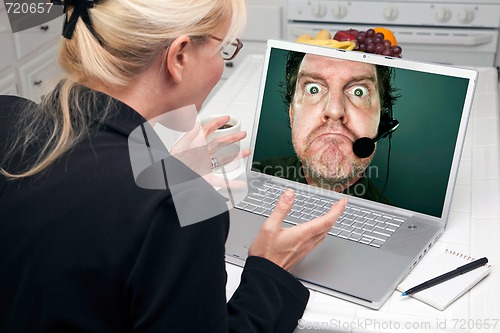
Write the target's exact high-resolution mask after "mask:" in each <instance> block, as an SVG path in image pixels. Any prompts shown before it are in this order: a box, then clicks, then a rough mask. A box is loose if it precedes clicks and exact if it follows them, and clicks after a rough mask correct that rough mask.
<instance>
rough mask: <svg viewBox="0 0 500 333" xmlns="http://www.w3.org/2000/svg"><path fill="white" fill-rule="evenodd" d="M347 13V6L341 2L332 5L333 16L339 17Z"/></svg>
mask: <svg viewBox="0 0 500 333" xmlns="http://www.w3.org/2000/svg"><path fill="white" fill-rule="evenodd" d="M346 15H347V7H346V6H344V5H341V4H337V5H335V6H333V17H335V18H338V19H341V18H344V17H345V16H346Z"/></svg>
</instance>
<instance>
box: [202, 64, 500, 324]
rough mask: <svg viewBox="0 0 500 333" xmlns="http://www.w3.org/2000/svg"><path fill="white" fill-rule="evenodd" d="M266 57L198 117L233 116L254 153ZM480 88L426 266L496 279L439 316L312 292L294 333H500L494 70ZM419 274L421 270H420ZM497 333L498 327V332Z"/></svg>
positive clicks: (405, 304) (405, 305)
mask: <svg viewBox="0 0 500 333" xmlns="http://www.w3.org/2000/svg"><path fill="white" fill-rule="evenodd" d="M263 60H264V59H263V57H262V56H257V55H255V56H254V55H251V56H248V57H246V58H245V59H244V61H243V63H242V65H241V66H240V67H239V68H238V69H237V70H236V71H235V73H234V74H233V75H232V76H231V77H230V78H229V79H228V80H227V82H226V83H225V84H224V85H223V86H222V87H221V88H220V90H219V91H217V93H216V94H215V95H214V96H213V97H212V98H211V99H210V101H208V102H207V103H206V105H205V106H204V107H203V110H202V112H201V114H200V116H201V117H203V116H206V115H210V114H231V115H234V116H236V117H239V118H240V119H241V121H242V130H246V131H247V132H248V136H247V138H246V139H245V140H244V141H242V146H243V147H248V146H249V145H250V134H251V131H252V127H253V118H254V115H255V109H256V103H257V97H258V92H259V83H260V78H261V72H262V65H263ZM477 70H478V71H479V80H478V85H477V88H476V94H475V97H474V102H473V108H472V113H471V118H470V123H469V127H468V130H467V135H466V141H465V147H464V152H463V154H462V159H461V164H460V168H459V175H458V178H457V183H456V187H455V193H454V197H453V201H452V207H451V213H450V217H449V222H448V226H447V229H446V231H445V233H444V234H443V236H442V237H441V238H440V239H439V241H438V242H437V243H436V244H435V245H434V246H433V247H432V248H431V249H430V250H429V252H428V254H427V255H426V256H425V257H424V258H423V259H422V260H421V264H419V265H425V264H426V263H427V262H430V261H432V259H433V258H435V257H436V256H437V255H439V254H440V253H441V252H443V251H444V250H445V249H451V250H454V251H457V252H462V253H466V254H468V255H471V256H473V257H483V256H487V257H488V259H489V263H490V264H491V273H490V275H489V276H488V277H486V278H485V279H484V280H483V281H481V282H480V283H479V284H478V285H477V286H476V287H474V288H473V289H472V290H471V291H470V292H468V293H466V294H465V295H464V296H462V297H461V298H459V299H458V300H457V301H455V302H454V303H453V304H451V305H450V306H449V307H448V308H447V309H446V310H445V311H439V310H436V309H434V308H432V307H431V306H429V305H427V304H424V303H422V302H419V301H417V300H414V299H405V298H402V297H401V296H400V293H399V292H394V293H393V295H391V297H390V298H389V299H388V301H387V302H386V303H385V304H384V305H383V306H382V308H380V309H379V310H371V309H369V308H366V307H363V306H360V305H356V304H353V303H350V302H347V301H344V300H341V299H338V298H335V297H331V296H328V295H324V294H321V293H319V292H315V291H311V297H310V300H309V303H308V305H307V308H306V311H305V313H304V316H303V320H302V321H301V322H300V323H299V326H298V328H297V330H296V331H297V332H372V331H377V332H401V331H408V332H411V331H415V332H434V331H439V332H443V331H448V332H499V331H500V120H499V114H500V109H499V99H498V96H499V85H498V73H497V70H496V69H495V68H477ZM417 268H418V266H417ZM226 269H227V272H228V283H227V288H226V290H227V297H228V299H229V297H231V295H232V293H233V292H234V290H235V289H236V288H237V286H238V284H239V279H240V275H241V270H242V269H241V268H240V267H237V266H234V265H232V264H227V265H226ZM493 326H495V327H493Z"/></svg>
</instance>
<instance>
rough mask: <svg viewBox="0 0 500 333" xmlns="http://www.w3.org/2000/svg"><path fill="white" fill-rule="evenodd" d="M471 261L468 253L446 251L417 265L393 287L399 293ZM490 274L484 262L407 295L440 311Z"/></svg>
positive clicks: (488, 267)
mask: <svg viewBox="0 0 500 333" xmlns="http://www.w3.org/2000/svg"><path fill="white" fill-rule="evenodd" d="M473 260H475V258H472V257H470V256H467V255H464V254H461V253H457V252H454V251H450V250H446V251H445V252H443V253H442V254H440V255H439V256H438V257H436V258H435V259H434V260H433V261H432V262H430V263H428V264H425V265H424V266H420V265H419V266H417V267H416V268H415V270H413V271H412V272H411V273H410V274H409V275H408V277H407V278H406V279H405V280H404V281H403V282H401V283H400V284H399V286H398V287H397V290H399V291H401V292H403V291H406V290H408V289H410V288H412V287H415V286H416V285H418V284H420V283H422V282H425V281H427V280H430V279H432V278H435V277H436V276H439V275H441V274H444V273H446V272H449V271H451V270H454V269H456V268H458V267H460V266H462V265H465V264H467V263H469V262H471V261H473ZM489 273H490V266H489V265H485V266H481V267H479V268H476V269H474V270H472V271H470V272H467V273H465V274H462V275H460V276H457V277H455V278H452V279H450V280H448V281H445V282H442V283H440V284H438V285H435V286H433V287H430V288H428V289H425V290H422V291H419V292H417V293H415V294H412V295H411V296H409V297H412V298H415V299H418V300H419V301H422V302H424V303H427V304H429V305H431V306H433V307H435V308H436V309H438V310H441V311H442V310H444V309H446V307H448V305H450V304H451V303H453V302H454V301H455V300H456V299H458V298H459V297H460V296H462V295H463V294H465V293H466V292H467V291H469V290H470V289H471V288H472V287H474V286H475V285H476V284H477V283H478V282H479V281H481V280H482V279H483V278H484V277H486V276H487V275H488V274H489Z"/></svg>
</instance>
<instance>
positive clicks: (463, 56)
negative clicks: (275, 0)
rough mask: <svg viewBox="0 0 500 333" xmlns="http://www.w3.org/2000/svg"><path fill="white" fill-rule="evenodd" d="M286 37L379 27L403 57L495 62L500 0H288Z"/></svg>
mask: <svg viewBox="0 0 500 333" xmlns="http://www.w3.org/2000/svg"><path fill="white" fill-rule="evenodd" d="M287 1H288V3H287V5H288V7H287V8H288V10H287V31H286V34H287V36H286V38H287V39H289V40H294V39H295V38H297V37H298V36H300V35H301V34H304V33H308V34H311V35H313V36H314V35H315V34H316V33H317V32H318V31H320V30H322V29H328V30H330V32H331V33H332V36H333V34H334V33H335V32H336V31H338V30H347V29H351V28H352V29H357V30H367V29H369V28H373V27H377V26H384V27H386V28H388V29H391V30H392V31H393V32H394V35H395V37H396V39H397V41H398V44H399V45H401V47H402V49H403V53H402V56H403V58H407V59H413V60H421V61H430V62H437V63H444V64H451V65H463V66H486V67H492V66H499V65H500V55H499V31H500V0H478V1H477V0H476V1H468V2H467V1H462V0H437V1H428V0H420V1H419V0H394V1H393V0H385V1H376V0H372V1H369V0H364V1H358V0H350V1H342V0H287Z"/></svg>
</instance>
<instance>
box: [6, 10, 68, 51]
mask: <svg viewBox="0 0 500 333" xmlns="http://www.w3.org/2000/svg"><path fill="white" fill-rule="evenodd" d="M63 22H64V16H60V17H58V18H56V19H54V20H52V21H50V22H47V23H44V24H42V25H39V26H36V27H33V28H31V29H27V30H24V31H21V32H18V33H15V34H14V45H15V48H16V55H17V59H22V58H24V57H26V56H27V55H29V54H30V53H31V52H34V51H36V50H38V49H40V48H41V47H42V46H44V45H47V43H51V42H52V41H54V40H56V39H58V38H59V37H60V36H61V32H62V26H63ZM56 55H57V53H56Z"/></svg>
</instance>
